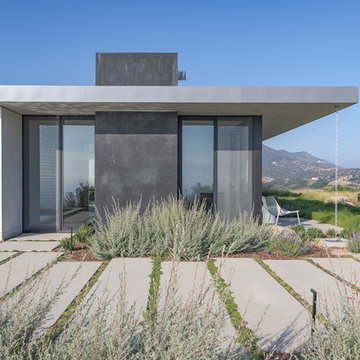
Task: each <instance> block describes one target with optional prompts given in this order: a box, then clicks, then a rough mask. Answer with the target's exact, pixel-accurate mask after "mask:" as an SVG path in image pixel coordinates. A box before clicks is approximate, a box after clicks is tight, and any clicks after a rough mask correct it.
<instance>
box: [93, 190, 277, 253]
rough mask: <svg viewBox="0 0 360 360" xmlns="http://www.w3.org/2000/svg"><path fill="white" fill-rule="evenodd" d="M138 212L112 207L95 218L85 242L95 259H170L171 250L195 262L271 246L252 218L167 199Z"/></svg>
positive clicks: (134, 207)
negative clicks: (227, 215) (230, 216)
mask: <svg viewBox="0 0 360 360" xmlns="http://www.w3.org/2000/svg"><path fill="white" fill-rule="evenodd" d="M140 207H141V204H140V203H139V204H128V205H127V206H126V207H123V208H122V207H120V206H119V205H118V204H116V203H114V204H113V206H112V208H111V210H110V211H109V210H106V211H105V217H104V219H101V218H100V216H99V215H97V218H96V221H95V234H94V236H93V237H92V238H91V243H90V247H91V249H92V251H93V253H94V255H95V256H97V257H99V258H101V259H108V258H113V257H118V256H130V257H131V256H162V257H171V256H172V255H173V253H174V251H175V255H176V256H178V257H181V258H183V259H186V260H197V259H204V258H205V257H206V256H207V255H208V254H211V255H214V256H216V255H221V254H222V253H223V252H225V253H235V252H249V251H257V250H262V249H265V248H266V247H267V246H268V245H269V242H270V238H271V232H270V229H269V228H268V227H267V226H266V225H262V224H259V222H258V221H257V220H253V219H252V217H251V216H249V215H245V214H240V215H239V217H238V218H236V219H233V220H231V221H229V220H227V219H224V218H223V217H221V216H220V215H219V214H217V213H215V214H212V212H211V210H207V209H206V204H205V203H203V204H199V202H198V201H195V203H194V204H193V205H187V204H186V203H185V202H184V200H183V199H180V200H178V199H176V198H174V197H169V198H168V199H167V200H162V201H154V202H153V203H152V204H151V205H150V206H148V208H147V209H146V210H145V212H144V213H141V212H140ZM174 248H175V250H174Z"/></svg>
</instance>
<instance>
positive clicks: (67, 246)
mask: <svg viewBox="0 0 360 360" xmlns="http://www.w3.org/2000/svg"><path fill="white" fill-rule="evenodd" d="M60 247H61V248H62V249H63V250H71V241H70V238H64V239H61V240H60Z"/></svg>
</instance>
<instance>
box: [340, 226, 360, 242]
mask: <svg viewBox="0 0 360 360" xmlns="http://www.w3.org/2000/svg"><path fill="white" fill-rule="evenodd" d="M357 232H358V229H357V228H356V227H355V226H353V227H350V228H346V229H344V230H342V231H341V233H340V236H341V237H342V238H345V239H349V238H350V237H351V236H353V235H354V234H355V233H357Z"/></svg>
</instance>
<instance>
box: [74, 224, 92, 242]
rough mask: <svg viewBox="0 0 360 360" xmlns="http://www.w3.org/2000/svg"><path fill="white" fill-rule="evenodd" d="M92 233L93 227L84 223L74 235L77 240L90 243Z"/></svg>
mask: <svg viewBox="0 0 360 360" xmlns="http://www.w3.org/2000/svg"><path fill="white" fill-rule="evenodd" d="M91 235H92V228H91V227H90V226H88V225H85V224H82V225H81V226H80V227H79V229H78V230H77V231H76V233H75V235H74V239H75V242H81V243H84V244H89V239H90V237H91Z"/></svg>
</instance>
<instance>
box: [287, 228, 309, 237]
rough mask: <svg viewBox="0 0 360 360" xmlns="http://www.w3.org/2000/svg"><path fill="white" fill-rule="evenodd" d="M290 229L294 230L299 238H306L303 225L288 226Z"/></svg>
mask: <svg viewBox="0 0 360 360" xmlns="http://www.w3.org/2000/svg"><path fill="white" fill-rule="evenodd" d="M290 229H291V230H294V231H295V232H296V233H297V234H298V235H299V236H300V238H301V239H304V240H305V239H306V238H307V235H306V228H305V226H304V225H293V226H290Z"/></svg>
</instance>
